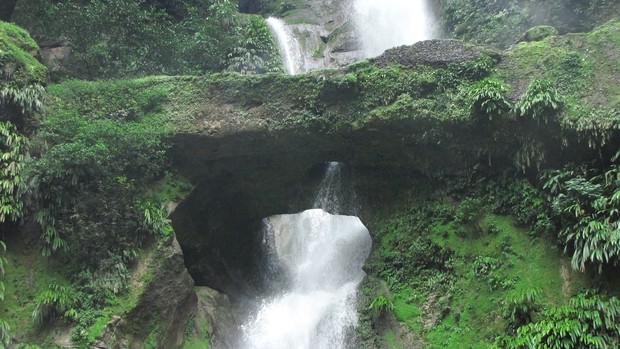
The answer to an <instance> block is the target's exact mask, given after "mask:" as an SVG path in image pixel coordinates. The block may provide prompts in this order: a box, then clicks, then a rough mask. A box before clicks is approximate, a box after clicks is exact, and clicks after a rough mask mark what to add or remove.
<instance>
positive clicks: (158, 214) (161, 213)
mask: <svg viewBox="0 0 620 349" xmlns="http://www.w3.org/2000/svg"><path fill="white" fill-rule="evenodd" d="M140 206H141V207H142V209H143V211H144V219H143V221H142V227H141V231H143V232H146V233H149V234H152V235H153V236H157V237H167V236H170V234H172V226H171V225H170V220H169V219H168V218H166V211H165V210H164V209H163V208H162V207H161V205H160V206H157V205H155V204H154V203H152V202H151V201H146V202H144V203H142V204H141V205H140Z"/></svg>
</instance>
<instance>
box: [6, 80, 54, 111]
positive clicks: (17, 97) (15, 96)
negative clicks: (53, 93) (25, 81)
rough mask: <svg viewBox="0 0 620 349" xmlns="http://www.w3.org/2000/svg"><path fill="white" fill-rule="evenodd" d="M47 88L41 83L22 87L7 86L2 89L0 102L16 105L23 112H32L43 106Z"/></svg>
mask: <svg viewBox="0 0 620 349" xmlns="http://www.w3.org/2000/svg"><path fill="white" fill-rule="evenodd" d="M44 95H45V89H44V88H43V86H41V85H39V84H33V85H28V86H26V87H22V88H16V87H11V86H5V87H3V88H1V89H0V104H9V105H11V104H12V105H16V106H18V107H19V108H20V110H21V112H22V114H24V115H27V114H32V113H33V112H35V111H38V110H41V109H42V108H43V96H44Z"/></svg>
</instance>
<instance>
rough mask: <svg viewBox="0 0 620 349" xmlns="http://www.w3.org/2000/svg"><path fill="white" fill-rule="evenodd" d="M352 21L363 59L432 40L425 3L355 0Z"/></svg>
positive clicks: (430, 16) (417, 0)
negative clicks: (398, 47)
mask: <svg viewBox="0 0 620 349" xmlns="http://www.w3.org/2000/svg"><path fill="white" fill-rule="evenodd" d="M354 6H355V9H354V13H355V14H354V20H355V24H356V29H357V33H358V36H359V38H360V41H361V44H362V51H363V55H364V57H374V56H377V55H379V54H381V53H382V52H383V51H385V50H386V49H388V48H392V47H396V46H400V45H411V44H414V43H416V42H418V41H422V40H428V39H431V38H432V37H433V26H434V19H433V18H432V13H431V11H430V9H429V8H428V6H427V4H426V0H355V4H354Z"/></svg>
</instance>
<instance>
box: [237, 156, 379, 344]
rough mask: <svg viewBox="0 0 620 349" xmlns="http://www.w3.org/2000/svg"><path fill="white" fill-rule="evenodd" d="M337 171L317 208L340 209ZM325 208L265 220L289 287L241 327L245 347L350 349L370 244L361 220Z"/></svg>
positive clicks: (334, 168) (331, 167)
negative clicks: (348, 338)
mask: <svg viewBox="0 0 620 349" xmlns="http://www.w3.org/2000/svg"><path fill="white" fill-rule="evenodd" d="M339 166H340V165H339V164H337V163H330V165H329V168H328V171H327V174H326V177H325V179H324V181H323V184H322V186H321V190H320V191H319V195H318V196H317V200H316V202H315V206H322V205H325V204H326V205H327V206H331V209H334V208H335V209H336V210H337V209H338V207H336V206H338V203H337V202H338V201H337V199H338V198H337V197H335V196H334V195H333V194H334V193H336V192H338V188H339V185H338V184H337V182H338V179H336V178H334V174H339V173H340V171H339V169H338V167H339ZM327 206H322V208H324V209H328V208H330V207H327ZM322 208H316V209H311V210H307V211H304V212H302V213H298V214H292V215H279V216H272V217H269V218H267V219H266V226H267V227H268V229H267V233H268V234H269V235H270V236H269V238H267V239H266V240H267V241H269V244H270V246H269V248H271V249H272V250H273V251H274V252H275V253H274V254H275V255H276V256H277V258H276V260H277V262H278V263H279V264H280V265H281V267H282V268H283V270H284V271H285V272H286V273H287V275H288V277H289V283H288V286H287V287H286V289H284V290H282V292H281V293H280V294H278V295H276V296H273V297H268V298H266V299H265V300H263V302H262V305H261V306H260V308H259V309H258V311H257V312H256V313H255V314H254V315H252V316H251V317H250V319H249V321H248V322H247V323H246V324H245V325H243V326H242V329H243V332H244V339H245V347H246V348H251V349H344V348H347V336H348V334H349V333H350V332H349V331H350V330H351V329H353V328H354V327H355V326H356V324H357V309H356V293H357V286H358V284H359V283H360V282H361V281H362V279H363V278H364V276H365V274H364V271H363V270H362V266H363V264H364V261H365V260H366V258H368V254H369V253H370V247H371V243H372V242H371V238H370V235H369V233H368V229H366V227H364V225H363V224H362V222H361V221H360V220H359V218H357V217H353V216H342V215H332V214H329V213H327V212H325V211H324V210H323V209H322Z"/></svg>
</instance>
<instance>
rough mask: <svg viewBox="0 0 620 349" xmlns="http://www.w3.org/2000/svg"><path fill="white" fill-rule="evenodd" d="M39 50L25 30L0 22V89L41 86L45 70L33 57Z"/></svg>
mask: <svg viewBox="0 0 620 349" xmlns="http://www.w3.org/2000/svg"><path fill="white" fill-rule="evenodd" d="M38 50H39V47H38V46H37V44H36V42H35V41H34V40H33V39H32V38H31V37H30V35H29V34H28V32H26V30H24V29H22V28H20V27H18V26H16V25H15V24H13V23H7V22H2V21H0V66H1V67H2V68H1V73H2V76H3V79H2V82H1V84H0V88H2V89H6V88H9V87H10V88H23V87H26V86H28V85H31V84H35V83H37V84H43V83H44V82H45V80H46V74H47V69H46V68H45V67H44V66H43V65H42V64H41V63H39V61H37V59H36V58H35V57H34V55H35V54H36V53H37V51H38Z"/></svg>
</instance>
